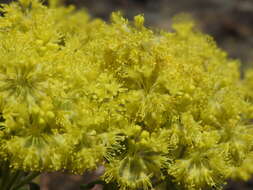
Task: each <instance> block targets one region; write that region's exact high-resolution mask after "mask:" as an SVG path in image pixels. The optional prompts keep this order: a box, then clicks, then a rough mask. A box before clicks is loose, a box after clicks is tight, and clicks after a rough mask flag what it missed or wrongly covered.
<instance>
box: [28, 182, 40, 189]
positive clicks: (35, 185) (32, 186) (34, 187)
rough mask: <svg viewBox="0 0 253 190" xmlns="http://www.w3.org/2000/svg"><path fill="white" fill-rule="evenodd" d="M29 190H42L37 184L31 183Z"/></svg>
mask: <svg viewBox="0 0 253 190" xmlns="http://www.w3.org/2000/svg"><path fill="white" fill-rule="evenodd" d="M29 190H40V186H39V185H38V184H37V183H29Z"/></svg>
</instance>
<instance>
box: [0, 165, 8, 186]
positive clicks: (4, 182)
mask: <svg viewBox="0 0 253 190" xmlns="http://www.w3.org/2000/svg"><path fill="white" fill-rule="evenodd" d="M9 175H10V168H9V165H8V163H7V162H4V163H3V167H2V177H1V184H0V188H1V189H3V190H5V186H6V185H7V183H8V181H9Z"/></svg>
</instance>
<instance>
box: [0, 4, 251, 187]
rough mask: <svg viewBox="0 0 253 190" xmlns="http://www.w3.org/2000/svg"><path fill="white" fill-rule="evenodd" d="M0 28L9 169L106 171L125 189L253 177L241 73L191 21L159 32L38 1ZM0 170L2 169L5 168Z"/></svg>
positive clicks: (0, 149)
mask: <svg viewBox="0 0 253 190" xmlns="http://www.w3.org/2000/svg"><path fill="white" fill-rule="evenodd" d="M0 11H1V12H2V14H3V16H2V17H0V138H1V139H0V141H1V145H0V160H1V163H2V162H8V163H9V167H10V168H11V169H12V170H22V171H25V172H50V171H69V172H73V173H83V172H84V171H85V170H92V169H95V168H97V167H98V166H100V165H104V166H105V173H104V176H103V179H104V180H105V181H106V182H108V183H109V182H112V183H117V184H118V187H119V189H120V190H137V189H143V190H147V189H152V188H153V186H154V184H155V182H157V181H162V182H164V183H167V181H170V183H171V182H172V183H174V184H175V185H176V186H178V187H179V188H181V189H188V190H206V189H212V188H217V189H218V188H222V187H223V185H224V184H225V182H226V180H227V179H229V178H243V179H247V178H249V177H250V175H251V173H252V172H253V165H252V164H251V161H253V141H252V139H253V130H252V129H253V128H252V126H251V125H250V123H249V114H248V112H249V111H248V110H249V109H250V104H249V103H248V102H247V101H246V100H245V95H244V90H243V87H242V85H241V81H240V74H239V70H238V63H237V62H236V61H233V60H230V59H228V58H227V56H226V53H224V52H223V51H221V50H220V49H219V48H217V46H216V44H215V43H214V41H213V40H212V38H211V37H209V36H207V35H204V34H202V33H200V32H199V31H197V30H196V29H195V28H194V23H193V22H192V21H189V20H187V19H176V21H175V23H174V24H173V31H172V32H165V31H159V32H154V31H152V30H150V29H148V28H146V27H145V26H144V18H143V17H142V16H136V17H135V18H134V21H128V20H126V19H124V18H123V17H122V16H121V15H120V14H119V13H113V14H112V16H111V23H106V22H103V21H101V20H99V19H90V18H89V16H88V15H87V14H86V13H85V12H84V11H83V10H79V11H77V10H74V8H73V7H71V6H70V7H62V6H60V5H59V2H58V1H56V0H51V1H50V4H49V6H48V7H47V6H44V5H42V4H41V3H40V2H39V1H38V0H19V1H18V2H13V3H10V4H8V5H3V6H2V8H1V10H0ZM0 167H1V168H2V169H3V167H2V166H0Z"/></svg>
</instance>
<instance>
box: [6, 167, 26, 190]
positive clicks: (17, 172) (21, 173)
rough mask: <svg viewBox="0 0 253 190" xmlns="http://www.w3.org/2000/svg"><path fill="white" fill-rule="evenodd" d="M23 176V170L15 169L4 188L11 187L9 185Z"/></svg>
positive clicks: (7, 189)
mask: <svg viewBox="0 0 253 190" xmlns="http://www.w3.org/2000/svg"><path fill="white" fill-rule="evenodd" d="M22 176H23V172H21V171H16V172H15V173H14V174H13V175H12V176H11V178H10V180H9V183H8V184H7V185H6V190H9V189H11V187H12V186H13V185H14V184H16V182H17V181H19V180H20V179H21V178H22Z"/></svg>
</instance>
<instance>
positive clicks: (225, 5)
mask: <svg viewBox="0 0 253 190" xmlns="http://www.w3.org/2000/svg"><path fill="white" fill-rule="evenodd" d="M10 1H11V0H0V3H6V2H10ZM65 3H66V4H68V5H69V4H74V5H76V6H77V7H78V8H83V7H84V8H86V9H87V10H88V12H89V13H90V15H92V16H93V17H100V18H102V19H105V20H108V18H109V17H110V13H111V12H112V11H118V10H121V11H122V12H123V13H124V15H125V16H126V17H127V18H129V19H132V18H133V16H135V15H136V14H144V16H145V23H146V25H147V26H148V27H151V28H161V29H164V30H170V26H171V19H172V17H173V16H174V15H176V14H178V13H189V14H191V15H192V16H193V18H194V19H195V20H196V22H197V26H198V28H199V29H200V30H202V31H203V32H204V33H208V34H210V35H211V36H213V38H214V39H215V41H216V42H217V43H218V45H219V47H221V48H222V49H224V50H226V51H227V52H228V55H229V57H231V58H235V59H239V60H241V63H242V66H243V69H246V68H248V67H253V0H65ZM252 164H253V163H252ZM97 175H98V173H86V174H85V175H84V176H69V175H68V176H67V175H64V174H57V173H55V174H44V175H43V176H42V177H41V186H42V190H78V189H79V188H78V187H79V184H81V183H87V182H90V181H92V180H94V179H95V178H96V176H97ZM95 189H97V190H98V189H101V187H95V188H93V190H95ZM226 190H253V180H251V181H248V182H229V184H228V185H227V186H226Z"/></svg>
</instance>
